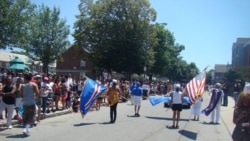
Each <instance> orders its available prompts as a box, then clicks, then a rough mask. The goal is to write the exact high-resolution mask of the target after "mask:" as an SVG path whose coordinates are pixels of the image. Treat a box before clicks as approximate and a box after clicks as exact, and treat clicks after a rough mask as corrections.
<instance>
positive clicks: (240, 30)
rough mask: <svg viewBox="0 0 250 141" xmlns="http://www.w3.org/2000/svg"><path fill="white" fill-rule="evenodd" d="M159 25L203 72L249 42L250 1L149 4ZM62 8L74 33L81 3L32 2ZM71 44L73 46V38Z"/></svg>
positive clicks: (164, 0)
mask: <svg viewBox="0 0 250 141" xmlns="http://www.w3.org/2000/svg"><path fill="white" fill-rule="evenodd" d="M149 1H150V3H151V7H152V8H154V9H155V10H156V11H157V19H156V22H159V23H167V26H166V28H168V29H169V30H170V31H171V32H172V33H173V34H174V37H175V40H176V43H179V44H182V45H184V46H185V50H184V51H182V52H181V56H182V57H183V59H184V60H186V61H187V63H191V62H194V63H195V64H196V65H197V67H198V68H199V69H200V70H202V69H203V68H205V67H206V66H207V65H209V68H208V69H213V68H214V65H215V64H227V63H229V64H231V56H232V44H233V43H234V42H236V39H237V38H238V37H242V38H250V8H249V6H250V0H149ZM31 2H33V3H35V4H37V5H41V4H42V3H43V4H45V5H47V6H49V7H53V6H56V7H59V8H60V10H61V18H63V19H66V20H67V24H68V25H70V27H71V33H73V24H74V22H75V20H76V18H75V15H77V14H79V11H78V8H77V6H78V4H79V2H80V0H31ZM69 40H70V41H71V42H73V37H72V36H70V37H69Z"/></svg>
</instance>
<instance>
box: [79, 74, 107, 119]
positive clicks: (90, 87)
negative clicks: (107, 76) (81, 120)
mask: <svg viewBox="0 0 250 141" xmlns="http://www.w3.org/2000/svg"><path fill="white" fill-rule="evenodd" d="M105 90H106V87H105V86H104V85H101V84H98V83H97V82H96V81H94V80H92V79H90V78H87V79H86V81H85V85H84V88H83V90H82V94H81V99H80V111H81V114H82V117H84V115H86V114H87V112H88V111H89V109H90V108H91V107H92V105H93V104H94V103H95V101H96V99H97V98H98V97H99V96H100V95H101V94H102V93H103V92H104V91H105Z"/></svg>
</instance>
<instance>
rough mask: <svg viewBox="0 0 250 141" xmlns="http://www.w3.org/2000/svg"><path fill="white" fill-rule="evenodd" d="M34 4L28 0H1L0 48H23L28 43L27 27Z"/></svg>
mask: <svg viewBox="0 0 250 141" xmlns="http://www.w3.org/2000/svg"><path fill="white" fill-rule="evenodd" d="M34 7H35V5H33V4H31V3H30V1H29V0H1V2H0V49H6V48H10V49H12V47H19V48H23V47H26V46H27V45H28V42H27V41H28V36H27V35H28V32H29V31H28V29H29V25H28V24H27V22H29V20H30V17H31V13H32V12H33V10H34Z"/></svg>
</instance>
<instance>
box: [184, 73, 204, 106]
mask: <svg viewBox="0 0 250 141" xmlns="http://www.w3.org/2000/svg"><path fill="white" fill-rule="evenodd" d="M205 82H206V68H205V69H204V70H203V71H202V72H201V73H199V74H198V75H197V76H195V77H194V78H193V79H192V80H191V81H189V82H188V84H187V85H186V90H187V93H188V96H189V100H190V103H191V104H192V103H195V99H196V97H197V96H199V95H201V94H202V93H203V91H204V87H205Z"/></svg>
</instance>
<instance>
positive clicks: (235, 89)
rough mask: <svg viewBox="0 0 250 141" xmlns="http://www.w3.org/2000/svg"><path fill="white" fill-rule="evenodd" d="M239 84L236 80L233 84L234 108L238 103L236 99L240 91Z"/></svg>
mask: <svg viewBox="0 0 250 141" xmlns="http://www.w3.org/2000/svg"><path fill="white" fill-rule="evenodd" d="M241 89H242V88H241V84H240V81H239V80H236V82H235V84H234V108H235V106H236V103H237V101H238V98H239V94H240V91H241Z"/></svg>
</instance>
